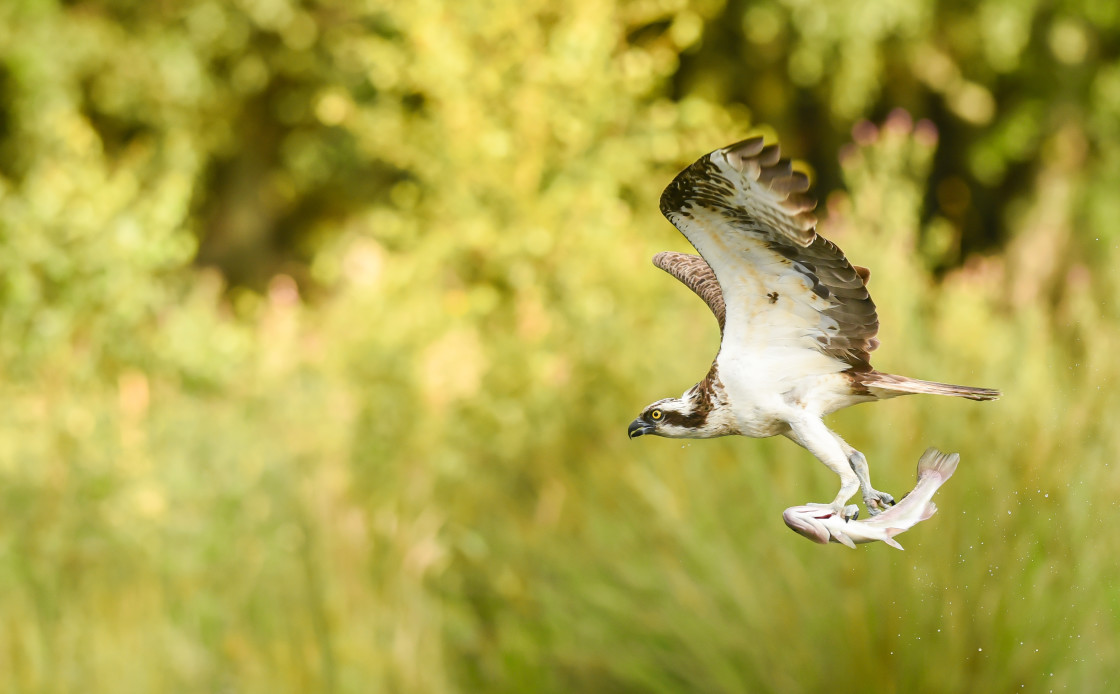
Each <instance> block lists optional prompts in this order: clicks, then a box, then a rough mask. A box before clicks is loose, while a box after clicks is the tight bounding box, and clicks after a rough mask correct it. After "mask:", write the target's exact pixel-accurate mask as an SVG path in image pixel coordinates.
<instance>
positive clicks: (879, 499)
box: [863, 490, 895, 516]
mask: <svg viewBox="0 0 1120 694" xmlns="http://www.w3.org/2000/svg"><path fill="white" fill-rule="evenodd" d="M863 503H864V504H865V505H866V506H867V510H868V511H869V512H870V513H871V515H872V516H877V515H879V514H880V513H882V512H883V511H886V510H887V508H888V507H890V506H894V505H895V500H894V497H893V496H891V495H890V494H887V493H886V492H880V491H876V490H872V491H871V494H869V495H867V496H865V497H864V498H863Z"/></svg>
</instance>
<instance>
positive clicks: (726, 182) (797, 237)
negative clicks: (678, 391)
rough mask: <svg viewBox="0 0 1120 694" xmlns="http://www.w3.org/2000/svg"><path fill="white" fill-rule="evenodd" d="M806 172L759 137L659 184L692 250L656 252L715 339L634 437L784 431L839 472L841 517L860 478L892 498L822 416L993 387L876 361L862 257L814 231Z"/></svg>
mask: <svg viewBox="0 0 1120 694" xmlns="http://www.w3.org/2000/svg"><path fill="white" fill-rule="evenodd" d="M808 190H809V178H808V177H807V176H806V175H805V174H804V173H802V172H799V171H794V170H793V169H792V167H791V165H790V162H789V160H788V159H783V158H781V154H780V150H779V149H778V145H776V144H771V145H764V143H763V139H762V138H761V137H755V138H752V139H749V140H744V141H742V142H738V143H736V144H733V145H730V146H728V147H724V148H723V149H718V150H716V151H714V152H711V153H710V154H707V155H704V156H703V157H701V158H700V159H699V160H697V161H696V162H695V163H694V164H692V165H691V166H689V167H688V168H687V169H685V170H684V171H682V172H680V173H679V174H677V177H676V178H674V179H673V182H672V183H670V184H669V186H668V187H667V188H666V189H665V191H664V192H663V193H662V194H661V212H662V214H664V215H665V216H666V217H667V218H668V219H669V221H670V222H672V223H673V224H674V225H675V226H676V227H677V229H679V230H680V231H681V233H682V234H684V235H685V238H687V239H688V240H689V242H690V243H691V244H692V245H693V246H694V247H695V248H696V250H698V251H699V252H700V255H699V256H695V255H689V254H685V253H671V252H664V253H658V254H657V255H656V256H654V258H653V263H654V264H655V265H656V266H657V267H659V268H661V269H662V270H664V271H666V272H668V273H669V274H671V275H672V276H673V277H676V278H677V279H678V280H680V281H681V282H682V283H684V284H685V285H686V286H687V287H688V288H689V289H691V290H692V291H693V292H695V293H696V294H697V295H698V296H699V297H700V298H701V299H703V300H704V302H705V303H707V304H708V307H709V308H710V309H711V310H712V313H714V314H715V317H716V320H717V321H718V322H719V328H720V334H721V336H722V339H721V342H720V348H719V353H718V354H717V355H716V358H715V360H714V361H713V362H712V366H711V368H710V369H709V370H708V373H707V375H706V376H704V379H703V380H702V381H700V382H699V383H697V384H696V385H695V386H693V387H692V388H689V389H688V390H687V391H685V393H684V394H683V395H682V396H681V397H679V398H665V399H662V400H658V401H656V402H654V403H652V404H650V405H649V406H648V407H646V408H645V409H644V410H643V411H642V413H641V414H640V415H639V416H638V418H637V419H635V420H634V421H633V422H631V423H630V427H629V431H628V433H629V435H630V438H635V437H638V436H643V435H645V434H653V435H656V436H666V437H670V438H689V439H704V438H712V437H716V436H730V435H733V434H738V435H742V436H751V437H756V438H762V437H769V436H776V435H779V434H780V435H782V436H785V437H787V438H789V439H790V440H792V441H793V442H794V443H796V444H798V445H800V446H802V447H804V448H805V449H806V450H808V451H809V452H810V453H812V454H813V455H814V456H816V457H817V458H818V459H819V460H820V461H821V462H822V463H824V464H825V466H827V467H828V469H830V470H832V471H833V472H835V473H836V474H837V475H839V477H840V491H839V492H837V494H836V498H835V499H833V500H832V502H831V503H827V504H813V506H818V507H821V508H827V509H829V510H831V512H832V513H833V514H836V515H840V516H843V517H844V518H854V517H856V516H857V515H858V507H857V506H855V505H854V504H852V505H846V504H847V502H848V501H849V500H850V499H851V498H852V496H853V495H854V494H855V491H856V489H857V488H858V489H860V490H861V491H862V493H863V501H864V504H865V505H866V506H867V509H868V512H869V513H870V514H871V515H877V514H878V513H880V512H882V511H883V510H884V509H886V507H887V506H889V505H893V504H894V499H893V498H892V497H891V495H890V494H887V493H885V492H881V491H878V490H876V489H875V488H874V487H872V486H871V479H870V475H869V472H868V466H867V459H866V458H865V457H864V456H863V454H862V453H860V452H859V451H857V450H856V449H854V448H852V446H850V445H849V444H848V443H847V442H845V441H844V439H842V438H840V436H839V435H838V434H836V433H835V432H834V431H832V430H831V429H829V428H828V427H827V426H825V424H824V421H823V419H822V418H823V417H824V416H825V415H827V414H830V413H832V412H835V411H837V410H840V409H843V408H845V407H849V406H851V405H856V404H858V403H863V402H873V401H876V400H885V399H887V398H893V397H897V396H899V395H906V394H910V393H932V394H935V395H951V396H955V397H961V398H969V399H971V400H994V399H996V398H998V397H999V395H1000V393H999V391H997V390H991V389H988V388H973V387H970V386H957V385H950V384H947V383H935V382H931V381H920V380H917V379H914V378H907V377H906V376H895V375H892V374H887V373H882V372H880V371H876V370H875V369H873V368H872V367H871V362H870V357H871V352H872V351H873V350H874V349H875V348H876V347H878V346H879V341H878V340H877V339H875V335H876V333H877V332H878V330H879V319H878V317H877V316H876V313H875V303H874V302H873V301H872V300H871V295H870V294H868V292H867V282H868V279H869V278H870V275H871V273H870V271H868V270H867V269H866V268H862V267H859V266H858V265H852V264H851V263H849V262H848V259H847V258H845V257H844V254H843V252H841V251H840V249H839V248H837V247H836V244H834V243H832V242H831V241H829V240H828V239H826V238H824V237H823V236H821V235H820V234H818V233H816V224H817V220H816V217H815V216H814V215H813V213H812V210H813V209H815V207H816V201H815V200H814V199H813V198H812V197H810V196H809V195H808V194H807V192H808Z"/></svg>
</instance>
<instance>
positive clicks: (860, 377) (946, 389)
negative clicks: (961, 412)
mask: <svg viewBox="0 0 1120 694" xmlns="http://www.w3.org/2000/svg"><path fill="white" fill-rule="evenodd" d="M853 377H854V378H855V379H856V380H857V381H858V383H859V385H861V386H863V387H865V388H871V389H874V390H878V391H880V392H877V393H875V395H876V396H878V397H880V398H893V397H895V396H898V395H907V394H910V393H929V394H930V395H950V396H952V397H956V398H968V399H969V400H996V399H998V398H999V396H1000V395H1002V393H1000V392H999V391H998V390H994V389H992V388H977V387H975V386H958V385H953V384H952V383H938V382H936V381H922V380H919V379H917V378H909V377H908V376H896V375H895V374H886V373H883V372H881V371H866V372H863V373H857V374H854V375H853ZM873 392H874V391H873Z"/></svg>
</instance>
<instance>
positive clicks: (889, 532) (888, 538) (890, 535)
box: [883, 519, 924, 550]
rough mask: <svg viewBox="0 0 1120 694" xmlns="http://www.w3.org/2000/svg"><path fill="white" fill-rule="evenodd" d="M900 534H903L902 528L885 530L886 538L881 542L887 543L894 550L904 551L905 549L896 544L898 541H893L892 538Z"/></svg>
mask: <svg viewBox="0 0 1120 694" xmlns="http://www.w3.org/2000/svg"><path fill="white" fill-rule="evenodd" d="M923 520H924V519H923ZM901 532H903V529H902V528H887V536H886V537H885V538H883V542H885V543H887V544H888V545H890V546H891V547H894V548H895V549H901V550H905V548H904V547H903V546H902V545H900V544H898V541H897V540H895V539H894V536H895V535H897V534H899V533H901Z"/></svg>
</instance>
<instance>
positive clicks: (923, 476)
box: [782, 448, 961, 549]
mask: <svg viewBox="0 0 1120 694" xmlns="http://www.w3.org/2000/svg"><path fill="white" fill-rule="evenodd" d="M960 459H961V457H960V455H958V454H956V453H942V452H941V451H939V450H937V449H936V448H929V449H927V450H926V452H925V453H923V454H922V457H921V458H920V459H919V460H918V482H917V484H915V485H914V488H913V489H911V490H910V491H909V492H908V493H907V494H906V496H904V497H902V499H901V500H899V502H898V503H897V504H895V505H894V506H892V507H891V508H890V509H888V510H886V511H884V512H883V513H880V514H879V515H877V516H873V517H871V518H870V519H868V520H862V521H861V520H845V519H844V517H843V516H840V515H837V514H834V513H833V512H832V511H831V510H830V509H828V508H820V507H816V506H791V507H790V508H787V509H786V510H785V511H783V512H782V520H784V521H785V522H786V525H788V526H789V527H790V529H791V530H793V531H794V532H796V533H798V534H800V535H803V536H804V537H807V538H809V539H810V540H812V541H813V542H818V543H820V544H822V545H827V544H828V543H829V542H839V543H840V544H842V545H845V546H847V547H851V548H852V549H855V548H856V545H857V544H863V543H865V542H878V541H881V542H885V543H887V544H888V545H890V546H891V547H894V548H895V549H902V545H900V544H898V541H897V540H895V539H894V537H895V535H898V534H899V533H902V532H905V531H907V530H909V529H910V528H912V527H914V526H915V525H917V524H918V523H920V522H922V521H924V520H928V519H929V518H930V517H931V516H932V515H933V514H934V513H936V512H937V506H935V505H934V503H933V501H932V499H933V494H934V492H936V491H937V490H938V488H940V487H941V485H943V484H945V481H946V480H948V479H949V478H950V477H952V476H953V473H954V472H955V471H956V469H957V463H959V462H960Z"/></svg>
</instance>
